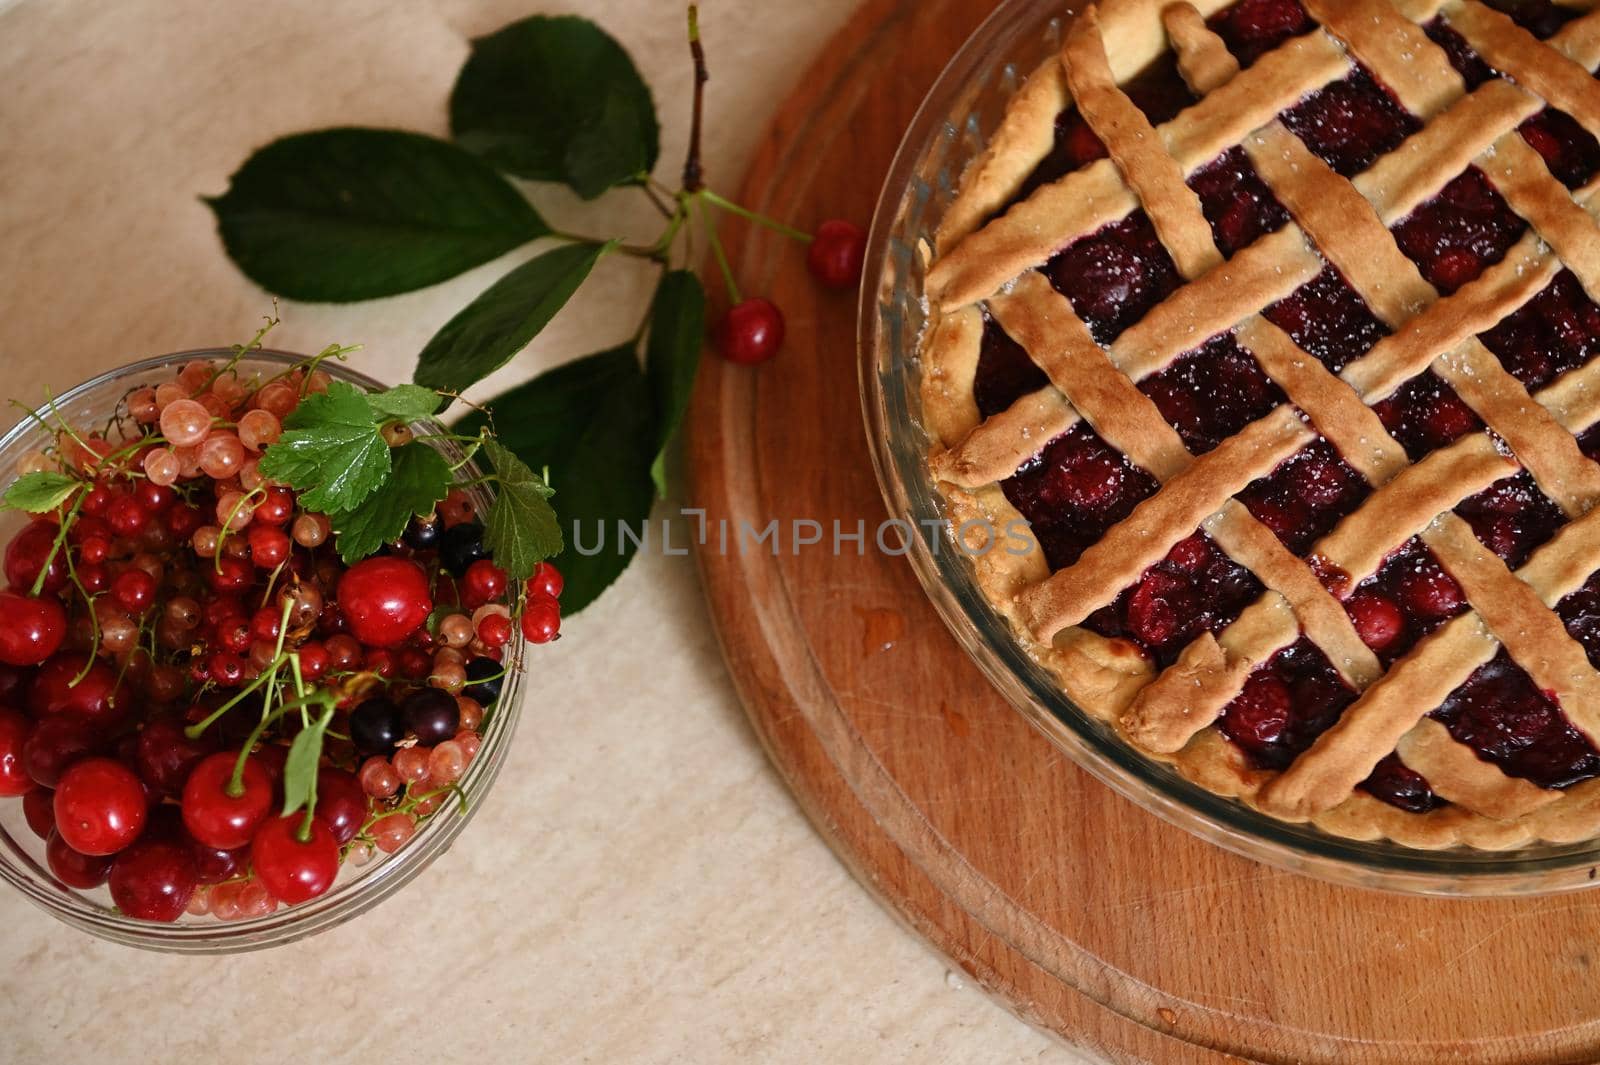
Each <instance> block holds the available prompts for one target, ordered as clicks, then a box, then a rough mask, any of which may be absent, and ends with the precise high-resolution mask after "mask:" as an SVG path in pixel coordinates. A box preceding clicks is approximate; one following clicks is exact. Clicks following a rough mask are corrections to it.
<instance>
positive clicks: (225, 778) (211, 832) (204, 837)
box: [182, 751, 272, 851]
mask: <svg viewBox="0 0 1600 1065" xmlns="http://www.w3.org/2000/svg"><path fill="white" fill-rule="evenodd" d="M237 761H238V755H237V754H231V753H228V752H226V751H224V752H221V753H218V754H213V755H209V756H207V757H206V758H205V759H204V760H202V761H201V762H200V763H199V764H198V765H196V766H195V767H194V770H193V771H192V772H191V773H190V774H189V779H188V780H187V781H185V782H184V785H183V804H182V806H183V825H184V827H185V828H187V829H188V830H189V835H191V836H193V837H194V838H195V842H197V843H199V844H201V845H203V846H206V847H213V848H215V849H217V850H225V851H231V850H236V849H238V848H239V847H243V846H244V845H245V844H246V843H249V842H250V838H251V837H252V836H253V835H255V831H256V829H257V828H259V827H260V825H261V823H262V822H263V821H265V820H266V819H267V815H268V814H269V813H270V812H271V811H272V777H271V776H269V775H268V773H267V770H266V769H265V767H263V766H262V764H261V763H260V761H259V760H257V759H256V757H255V756H254V755H251V756H249V757H248V758H246V759H245V760H244V775H243V776H242V777H241V778H240V784H241V787H242V790H241V792H240V793H239V794H238V795H230V794H228V787H229V785H230V784H231V783H232V782H233V770H234V766H235V765H236V763H237Z"/></svg>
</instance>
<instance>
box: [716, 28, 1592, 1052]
mask: <svg viewBox="0 0 1600 1065" xmlns="http://www.w3.org/2000/svg"><path fill="white" fill-rule="evenodd" d="M987 13H988V8H987V5H985V4H982V3H974V2H971V0H966V2H963V0H868V2H867V3H866V4H865V6H864V7H863V8H862V10H861V11H860V12H859V13H858V14H857V16H856V17H855V19H854V20H853V21H852V22H851V23H850V24H849V25H848V26H847V27H845V29H844V30H843V31H842V32H841V33H840V34H839V36H838V38H837V39H835V40H834V41H833V42H832V43H831V44H830V45H829V46H828V47H827V49H826V50H825V51H824V52H823V54H822V56H821V58H820V59H819V60H818V61H817V63H816V65H815V66H814V67H813V69H812V70H811V71H810V72H809V73H808V74H807V76H806V77H805V78H804V79H802V81H801V83H800V85H799V87H798V88H797V89H796V90H795V93H794V95H793V96H792V97H791V98H790V99H789V100H788V102H787V103H786V104H785V105H784V107H783V108H782V109H781V110H780V111H779V113H778V115H777V117H776V119H775V120H774V121H773V123H772V126H771V129H770V131H769V133H768V135H767V137H766V139H765V141H764V142H763V145H762V148H761V150H760V152H759V153H758V156H757V158H756V160H755V163H754V164H753V166H752V167H751V170H750V173H749V175H748V176H747V179H746V182H745V187H744V190H743V194H742V196H741V201H742V202H744V203H747V204H749V205H750V206H752V207H755V208H757V209H760V210H763V211H766V212H768V213H770V214H772V215H774V216H776V217H779V218H784V219H791V220H794V221H796V222H798V223H799V224H801V225H805V226H812V225H814V224H815V223H816V222H817V221H819V220H820V219H822V218H827V217H844V218H852V219H856V220H858V221H860V222H862V223H863V224H864V223H866V222H867V220H868V218H869V216H870V213H871V211H872V208H873V204H874V202H875V201H876V198H877V194H878V190H879V185H880V183H881V182H882V180H883V175H884V174H885V172H886V171H887V170H888V167H889V163H890V160H891V158H892V156H893V154H894V151H895V148H896V147H897V145H898V143H899V140H900V135H901V133H902V131H903V130H904V129H905V127H906V125H907V124H908V123H909V122H910V119H911V117H912V115H913V113H914V112H915V110H916V107H917V105H918V103H919V102H920V101H921V98H922V96H923V93H924V92H925V91H926V90H927V89H928V87H929V86H930V85H931V84H932V83H933V81H934V79H935V77H936V76H937V74H938V72H939V70H940V68H941V66H942V65H943V64H944V62H945V61H946V60H947V59H948V58H949V57H950V56H951V55H953V54H954V52H955V51H956V49H957V48H958V47H959V46H960V44H961V42H962V41H963V40H964V39H965V38H966V36H967V34H968V33H970V32H971V31H972V30H973V29H974V28H975V27H976V26H977V24H978V23H979V22H980V21H981V20H982V18H983V17H984V16H985V15H986V14H987ZM726 232H727V233H728V235H729V236H730V237H731V238H732V243H731V245H730V248H731V250H732V253H733V257H734V260H735V262H736V263H737V264H738V268H739V273H740V277H741V282H742V284H743V285H744V287H745V289H746V291H747V292H749V293H751V294H765V295H768V296H770V297H771V298H772V299H774V300H775V301H776V302H777V303H778V304H779V305H780V306H781V307H782V308H783V310H784V312H785V315H786V318H787V321H788V340H787V343H786V346H785V350H784V351H783V353H782V354H781V355H780V356H779V357H778V358H777V359H775V360H774V361H773V362H771V363H769V364H767V365H765V366H763V367H761V368H760V369H758V370H754V371H751V370H746V369H742V368H739V367H732V366H729V365H728V364H726V363H723V362H722V361H721V360H719V359H717V358H715V357H708V358H707V359H706V362H705V368H704V370H703V371H702V374H701V378H700V381H699V384H698V387H697V391H696V394H695V398H694V408H693V411H692V413H691V417H690V419H689V425H690V433H689V450H688V461H689V469H690V474H691V479H692V482H693V490H692V493H691V495H692V498H693V501H694V505H695V506H698V507H704V508H705V510H706V512H707V518H706V520H707V522H708V526H707V530H708V532H709V534H710V535H709V537H708V540H709V543H708V544H706V545H705V546H703V547H702V548H701V549H700V551H699V557H700V564H701V567H702V570H703V572H704V576H705V582H706V587H707V592H708V595H709V596H710V600H711V605H712V610H713V613H714V615H715V617H716V622H717V625H718V628H719V630H720V634H721V638H722V643H723V648H724V651H725V653H726V655H727V659H728V663H729V666H730V668H731V670H732V673H733V676H734V679H735V681H736V683H737V685H738V687H739V691H740V694H741V695H742V697H743V700H744V703H745V706H746V708H747V710H748V712H749V716H750V720H751V722H752V724H753V725H754V726H755V729H756V732H757V733H758V734H759V735H760V737H761V740H762V742H763V743H764V744H765V745H766V747H767V750H768V752H769V753H770V754H771V757H772V760H773V761H774V762H775V763H776V765H777V766H778V769H779V771H780V772H781V773H782V774H783V776H784V778H785V779H786V780H787V781H788V783H789V785H790V787H791V788H793V790H794V792H795V794H796V796H797V797H798V798H799V800H800V802H801V804H802V805H803V806H804V808H805V810H806V812H807V814H808V815H809V816H810V817H811V819H812V821H813V822H814V823H815V824H816V826H817V829H818V831H820V832H821V833H822V834H823V836H824V837H825V838H826V839H827V840H828V842H829V843H830V844H831V845H832V846H833V848H834V849H835V850H836V851H837V852H838V854H839V856H840V857H841V858H842V859H843V860H844V861H845V862H846V863H847V864H848V865H849V866H850V868H851V869H852V870H853V871H854V872H855V874H856V875H857V876H858V877H859V878H860V880H861V882H862V883H863V884H865V885H866V886H867V887H868V888H869V889H871V890H872V891H873V892H874V893H875V894H876V895H877V896H878V897H879V898H880V899H882V900H883V902H884V903H885V905H887V906H888V907H889V908H890V909H891V910H892V911H893V912H894V913H896V914H897V915H899V916H900V917H901V918H903V919H904V920H905V921H906V922H907V923H908V924H909V925H910V926H911V927H913V928H914V929H916V930H917V931H918V932H919V933H920V934H922V935H923V936H925V937H926V938H927V939H928V940H929V941H930V942H931V943H932V944H933V945H934V946H935V947H936V948H937V949H939V950H940V951H941V952H943V953H944V954H946V955H948V956H949V957H950V958H951V959H953V960H954V962H955V963H956V964H958V965H960V966H961V968H962V969H964V970H965V971H967V972H968V973H970V974H971V975H972V976H974V977H975V978H976V979H977V980H978V981H980V982H981V983H982V984H983V985H984V986H985V987H987V988H989V989H990V990H991V991H993V992H994V993H995V994H997V995H999V996H1001V997H1002V998H1003V999H1004V1000H1005V1001H1007V1002H1008V1003H1009V1004H1010V1005H1011V1006H1012V1007H1013V1008H1014V1009H1015V1010H1016V1012H1017V1013H1018V1014H1020V1015H1021V1016H1022V1017H1024V1018H1025V1019H1027V1020H1029V1021H1031V1022H1033V1023H1035V1024H1038V1025H1042V1026H1044V1027H1047V1028H1049V1029H1052V1030H1054V1031H1056V1032H1059V1033H1060V1034H1061V1035H1062V1036H1063V1037H1064V1038H1066V1039H1067V1040H1069V1041H1071V1042H1073V1043H1075V1044H1078V1045H1081V1046H1086V1047H1089V1048H1092V1049H1094V1050H1096V1051H1098V1052H1100V1053H1103V1054H1105V1055H1106V1056H1108V1057H1110V1058H1111V1059H1113V1060H1116V1061H1133V1062H1160V1063H1163V1065H1165V1063H1170V1062H1202V1061H1203V1062H1211V1061H1218V1060H1228V1056H1229V1055H1232V1056H1233V1057H1235V1058H1243V1059H1248V1060H1252V1061H1255V1060H1259V1061H1270V1062H1280V1061H1281V1062H1290V1061H1294V1062H1300V1061H1305V1062H1338V1063H1348V1062H1383V1063H1396V1062H1436V1061H1472V1062H1477V1061H1519V1062H1558V1061H1560V1062H1567V1061H1596V1060H1600V979H1597V975H1600V974H1597V973H1596V972H1595V971H1594V970H1595V968H1596V959H1600V892H1588V893H1584V894H1580V895H1567V896H1561V897H1552V898H1545V899H1525V900H1512V901H1504V902H1496V901H1451V900H1432V899H1420V898H1411V897H1402V896H1397V895H1387V894H1379V893H1374V892H1367V891H1361V890H1355V889H1349V888H1339V887H1333V886H1330V885H1327V884H1324V883H1321V882H1318V881H1314V880H1310V879H1306V878H1303V877H1299V876H1295V875H1293V874H1290V873H1285V872H1280V871H1278V870H1275V869H1272V868H1269V867H1267V866H1264V865H1258V864H1255V863H1253V862H1251V861H1249V860H1247V859H1244V858H1240V857H1237V856H1235V855H1233V854H1230V853H1228V852H1226V851H1223V850H1220V849H1218V848H1216V847H1213V846H1210V845H1209V844H1206V843H1203V842H1201V841H1200V840H1198V839H1195V838H1193V837H1191V836H1189V835H1188V834H1187V833H1185V832H1183V831H1182V830H1180V829H1178V828H1174V827H1173V826H1171V825H1168V824H1166V823H1165V822H1163V821H1161V820H1158V819H1157V818H1155V817H1154V816H1152V815H1149V814H1147V813H1145V812H1144V811H1142V810H1140V809H1139V808H1137V807H1136V806H1134V805H1132V804H1131V803H1129V802H1127V801H1125V800H1123V799H1121V798H1119V797H1118V796H1117V795H1116V794H1114V793H1113V792H1112V791H1111V790H1110V789H1108V788H1106V787H1104V786H1102V785H1101V784H1100V783H1098V782H1097V781H1096V780H1094V779H1093V778H1092V777H1090V776H1089V775H1088V774H1087V773H1085V772H1083V771H1081V770H1079V769H1078V768H1077V767H1076V766H1074V765H1073V764H1072V763H1071V762H1069V761H1067V760H1066V759H1065V758H1064V757H1063V756H1062V755H1061V754H1060V753H1059V752H1058V751H1057V750H1056V749H1055V748H1054V747H1053V746H1052V745H1051V744H1050V743H1049V742H1048V741H1046V740H1045V739H1044V737H1043V736H1041V735H1040V734H1038V733H1036V732H1035V731H1034V730H1033V729H1032V727H1031V726H1030V725H1029V724H1028V723H1027V722H1026V721H1025V720H1024V719H1023V718H1022V716H1021V715H1020V714H1018V713H1016V712H1015V711H1013V710H1012V709H1011V707H1010V706H1009V705H1007V704H1006V703H1005V702H1004V701H1003V700H1002V699H1001V698H1000V696H999V695H998V694H996V693H995V692H994V691H993V690H992V689H991V688H990V687H989V685H988V684H987V683H986V682H985V681H984V679H983V677H982V676H981V675H980V674H979V672H978V669H977V668H976V667H975V666H974V665H973V664H972V663H971V662H970V661H969V660H968V659H967V657H966V655H965V654H964V653H963V652H962V650H961V649H960V648H959V647H958V646H957V644H956V643H955V641H954V640H953V639H952V638H951V637H950V636H949V635H948V633H947V632H946V631H945V629H944V627H943V626H942V625H941V623H940V621H939V619H938V617H937V616H936V615H935V614H934V611H933V608H932V607H931V606H930V605H929V603H928V602H927V600H926V598H925V597H924V595H923V592H922V589H921V588H920V587H919V586H918V584H917V582H916V579H915V578H914V576H913V575H912V572H911V568H910V565H909V564H908V563H907V562H906V560H905V559H903V558H896V557H893V556H889V555H885V554H882V553H880V552H878V551H877V550H876V549H875V548H874V547H873V545H872V542H871V539H872V537H871V530H873V529H874V528H875V527H876V525H877V524H878V523H879V522H880V521H881V520H883V518H884V516H885V515H884V510H883V504H882V501H881V499H880V497H879V494H878V489H877V486H876V484H875V482H874V480H873V474H872V469H871V466H870V463H869V461H868V457H867V449H866V442H865V439H864V435H863V433H864V430H863V428H862V422H861V414H860V405H859V401H858V399H857V389H856V353H855V303H854V295H853V293H838V292H828V291H824V290H821V289H818V288H817V287H815V286H814V285H813V284H812V283H811V281H810V279H809V278H808V276H807V274H806V271H805V262H804V255H803V253H802V252H801V251H800V250H799V249H798V248H797V247H796V246H794V245H791V244H788V243H786V242H785V241H783V240H782V239H781V238H776V237H773V236H772V235H771V234H769V233H768V232H767V231H765V230H758V229H753V228H749V227H744V226H733V227H729V229H728V230H727V231H726ZM711 287H712V288H716V287H719V286H718V285H716V284H713V285H712V286H711ZM774 518H776V519H778V521H779V523H780V525H781V526H782V527H783V528H782V537H783V539H782V541H781V545H780V546H781V551H782V553H781V554H778V555H774V554H773V553H772V547H771V543H770V542H767V543H764V544H760V545H756V546H754V547H753V548H751V549H749V550H747V551H746V552H745V553H744V554H742V555H741V554H740V553H739V552H738V551H737V550H736V547H735V538H734V537H733V536H732V535H731V530H735V529H737V527H738V523H740V522H744V523H748V525H749V526H751V527H753V528H757V529H759V528H761V527H763V526H765V525H766V523H767V522H768V521H770V520H771V519H774ZM724 519H726V520H727V522H728V526H727V527H728V528H729V530H730V537H729V541H728V548H727V550H726V551H723V550H721V549H720V548H719V546H718V539H719V537H718V532H717V530H718V528H719V527H720V526H719V523H720V522H721V521H722V520H724ZM802 519H813V520H815V521H818V522H820V523H821V524H822V526H823V528H824V530H825V531H824V534H823V537H824V542H823V543H822V544H820V545H814V546H808V547H802V548H800V549H799V552H798V553H793V552H794V548H793V546H792V541H791V538H790V532H791V531H792V524H791V523H792V522H794V521H796V520H802ZM835 520H837V522H839V523H840V525H841V527H842V528H843V530H844V531H845V532H853V531H854V530H855V528H856V523H857V522H858V521H861V522H864V523H865V527H866V529H867V530H868V536H867V543H866V546H865V550H864V553H862V554H859V555H858V554H857V553H856V546H855V544H854V543H851V542H846V543H844V544H843V551H842V553H839V554H835V553H834V552H833V550H832V545H831V535H832V533H831V528H832V523H833V522H834V521H835ZM803 531H804V530H803ZM839 960H840V964H844V965H848V964H849V959H848V958H841V959H839Z"/></svg>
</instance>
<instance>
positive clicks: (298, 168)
mask: <svg viewBox="0 0 1600 1065" xmlns="http://www.w3.org/2000/svg"><path fill="white" fill-rule="evenodd" d="M207 203H208V204H209V205H210V207H211V210H212V211H213V212H214V213H215V214H216V216H217V229H218V231H219V232H220V234H221V236H222V243H223V246H224V247H225V248H226V249H227V252H228V255H229V256H230V257H231V258H232V259H233V261H234V263H235V264H236V265H238V267H239V269H241V270H243V271H244V272H245V274H246V275H248V276H249V277H250V278H251V279H252V280H253V281H255V282H256V283H257V284H259V285H261V286H262V287H263V288H265V289H267V290H268V291H270V292H275V293H277V294H278V295H281V296H288V297H290V298H292V299H299V300H313V301H331V302H342V301H349V300H365V299H373V298H375V297H378V296H391V295H394V294H395V293H399V292H410V291H412V290H413V289H419V288H423V287H425V286H428V285H432V284H436V283H438V282H440V281H443V280H445V279H446V278H451V277H454V276H455V275H457V274H459V273H462V272H463V271H465V270H468V269H471V268H472V267H474V266H478V265H481V264H483V263H486V262H488V261H490V260H491V259H494V258H497V257H499V256H501V255H503V254H505V253H506V252H508V251H510V250H511V249H512V248H515V247H517V246H518V245H520V244H525V243H527V242H528V241H530V240H533V239H534V238H536V237H541V236H544V235H545V234H547V233H549V232H550V227H549V226H547V225H546V224H545V222H544V219H542V218H540V217H539V214H538V212H537V211H535V210H534V209H533V208H532V207H530V206H529V205H528V201H527V200H526V199H524V198H523V196H522V194H521V193H519V192H518V191H517V190H516V189H515V188H513V187H512V185H511V184H510V182H508V181H506V179H505V178H503V177H501V176H500V175H499V174H497V173H495V170H494V168H493V167H492V166H490V165H489V164H487V163H485V162H484V161H483V160H482V159H479V158H478V157H477V156H476V155H474V154H473V153H471V152H469V151H466V150H464V149H462V148H460V147H458V146H456V145H454V144H451V143H450V142H449V141H443V140H439V139H437V138H434V137H426V136H423V135H421V134H418V133H407V132H403V131H401V130H389V129H354V128H341V129H324V130H316V131H313V132H310V133H298V134H295V135H294V136H290V137H284V138H283V139H281V140H277V141H274V142H272V143H271V144H269V145H267V146H266V147H264V148H261V149H260V150H258V151H256V152H255V153H254V154H253V155H251V156H250V158H249V159H247V160H245V162H244V164H243V165H242V166H241V167H240V168H239V169H238V171H237V172H236V173H235V174H234V175H233V178H232V179H231V181H230V184H229V188H228V191H227V192H226V193H225V194H223V195H222V196H218V197H216V198H215V199H211V200H208V201H207Z"/></svg>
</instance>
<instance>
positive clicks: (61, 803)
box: [54, 758, 148, 855]
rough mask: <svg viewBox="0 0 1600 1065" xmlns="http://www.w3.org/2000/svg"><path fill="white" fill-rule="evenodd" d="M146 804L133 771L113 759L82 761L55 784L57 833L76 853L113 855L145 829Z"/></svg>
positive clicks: (140, 785)
mask: <svg viewBox="0 0 1600 1065" xmlns="http://www.w3.org/2000/svg"><path fill="white" fill-rule="evenodd" d="M147 806H148V804H147V802H146V799H145V793H144V784H142V783H141V782H140V780H139V777H138V775H137V774H135V773H134V771H133V770H131V769H129V768H128V767H127V766H125V765H123V764H122V763H121V762H118V761H116V760H115V759H112V758H85V759H84V760H83V761H81V762H75V763H73V764H72V765H71V766H69V767H68V768H67V771H66V772H65V773H62V774H61V783H60V784H58V785H57V786H56V794H55V800H54V808H55V815H56V831H57V832H59V833H60V834H61V838H62V840H64V841H65V842H66V844H67V846H69V847H71V848H72V849H73V850H75V851H77V852H78V853H79V854H88V855H103V854H115V853H117V852H118V851H120V850H122V849H123V848H124V847H126V846H128V844H130V843H132V842H133V841H134V840H136V839H138V838H139V833H140V832H143V831H144V824H145V818H146V815H147Z"/></svg>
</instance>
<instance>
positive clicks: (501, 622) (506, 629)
mask: <svg viewBox="0 0 1600 1065" xmlns="http://www.w3.org/2000/svg"><path fill="white" fill-rule="evenodd" d="M478 639H480V640H482V641H483V645H484V646H485V647H504V646H505V645H506V644H507V643H509V642H510V640H511V619H510V618H508V617H506V616H505V615H504V614H490V615H489V616H488V617H486V618H484V619H483V620H482V621H480V622H478Z"/></svg>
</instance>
